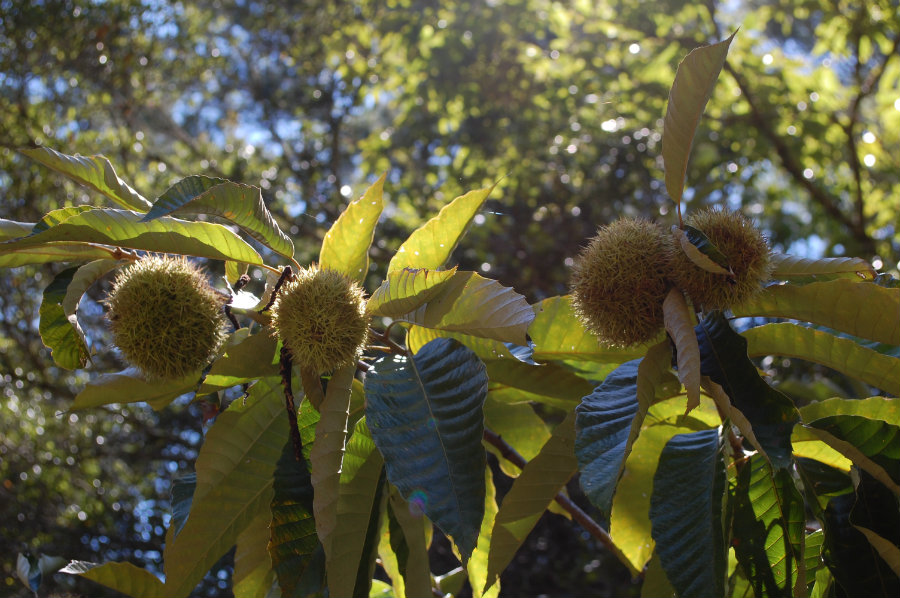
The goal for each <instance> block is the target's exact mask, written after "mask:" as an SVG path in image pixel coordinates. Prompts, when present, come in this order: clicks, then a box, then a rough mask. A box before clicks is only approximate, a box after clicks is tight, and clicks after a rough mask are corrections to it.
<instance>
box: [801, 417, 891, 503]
mask: <svg viewBox="0 0 900 598" xmlns="http://www.w3.org/2000/svg"><path fill="white" fill-rule="evenodd" d="M808 425H809V426H810V428H811V429H812V431H813V433H815V434H816V435H817V436H818V437H819V438H820V439H822V440H823V441H825V442H826V443H827V444H828V445H829V446H831V447H832V448H834V449H835V450H837V451H838V452H840V453H841V454H843V455H844V456H845V457H847V458H848V459H850V460H851V461H853V463H854V464H855V465H857V466H858V467H859V468H861V469H863V470H865V471H867V472H868V473H869V474H871V475H872V476H874V477H875V478H876V479H878V480H879V481H880V482H881V483H883V484H884V485H886V486H887V487H888V488H890V489H891V491H893V492H894V493H895V494H898V495H900V426H898V425H896V424H890V423H887V422H884V421H881V420H877V419H870V418H868V417H862V416H858V415H834V416H830V417H823V418H820V419H817V420H814V421H812V422H810V423H809V424H808Z"/></svg>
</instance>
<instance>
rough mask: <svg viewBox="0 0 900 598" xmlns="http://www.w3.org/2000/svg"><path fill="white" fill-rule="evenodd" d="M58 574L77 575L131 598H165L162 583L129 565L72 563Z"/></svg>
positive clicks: (147, 572) (166, 595) (145, 571)
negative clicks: (131, 597)
mask: <svg viewBox="0 0 900 598" xmlns="http://www.w3.org/2000/svg"><path fill="white" fill-rule="evenodd" d="M59 572H60V573H69V574H70V575H79V576H81V577H84V578H85V579H90V580H91V581H94V582H97V583H99V584H101V585H104V586H106V587H108V588H112V589H114V590H115V591H117V592H121V593H122V594H125V595H126V596H133V598H167V597H168V596H169V594H167V593H166V590H165V588H164V586H163V582H161V581H160V580H159V578H157V577H156V576H155V575H153V574H152V573H150V572H149V571H147V570H146V569H141V568H140V567H137V566H135V565H132V564H131V563H103V564H102V565H100V564H97V563H88V562H85V561H72V562H71V563H69V564H68V565H66V566H65V567H64V568H62V569H60V571H59Z"/></svg>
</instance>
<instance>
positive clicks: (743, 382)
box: [696, 312, 800, 468]
mask: <svg viewBox="0 0 900 598" xmlns="http://www.w3.org/2000/svg"><path fill="white" fill-rule="evenodd" d="M696 330H697V340H698V341H699V343H700V355H701V358H702V362H701V371H702V373H703V375H704V376H709V377H710V378H711V379H712V380H713V382H715V383H716V384H719V385H721V386H722V388H723V389H724V390H725V393H726V394H727V395H728V397H729V398H730V399H731V403H732V404H733V405H734V407H736V408H737V409H738V410H739V411H740V412H741V413H742V414H743V415H744V416H745V417H746V418H747V420H748V421H749V423H750V425H751V426H752V427H753V433H754V435H755V438H756V439H758V441H759V443H760V446H761V448H762V449H763V450H764V451H765V452H766V454H767V455H768V456H769V458H770V459H772V463H773V464H774V465H775V466H776V467H777V468H783V467H788V466H789V465H790V459H791V451H792V448H791V431H792V429H793V427H794V424H795V423H796V422H797V421H799V420H800V415H799V414H798V413H797V410H796V408H795V407H794V404H793V403H792V402H791V400H790V399H789V398H788V397H786V396H785V395H783V394H782V393H780V392H778V391H777V390H775V389H774V388H772V387H771V386H769V385H768V384H767V383H766V382H765V380H763V379H762V378H761V377H760V375H759V372H758V371H757V369H756V366H755V365H753V362H751V361H750V360H749V358H748V357H747V341H746V339H744V337H742V336H741V335H739V334H738V333H736V332H735V331H734V330H732V328H731V326H730V325H729V323H728V321H727V320H726V319H725V317H724V316H723V315H722V313H721V312H712V313H711V314H709V315H708V316H707V317H705V318H704V319H703V321H702V322H700V323H699V324H698V325H697V328H696Z"/></svg>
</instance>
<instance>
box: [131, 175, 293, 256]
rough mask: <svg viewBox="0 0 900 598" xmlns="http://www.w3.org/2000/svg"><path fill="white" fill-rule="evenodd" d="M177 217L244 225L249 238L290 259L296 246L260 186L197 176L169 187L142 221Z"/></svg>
mask: <svg viewBox="0 0 900 598" xmlns="http://www.w3.org/2000/svg"><path fill="white" fill-rule="evenodd" d="M173 214H209V215H211V216H219V217H221V218H225V219H226V220H228V221H230V222H233V223H234V224H237V225H238V226H240V227H241V228H242V229H243V230H244V231H245V232H246V233H247V234H248V235H250V236H251V237H253V238H254V239H256V240H257V241H259V242H260V243H262V244H263V245H266V246H267V247H269V248H271V249H272V250H273V251H275V252H276V253H279V254H281V255H283V256H285V257H287V258H293V257H294V244H293V243H292V242H291V240H290V239H289V238H288V236H287V235H286V234H284V232H282V230H281V229H280V228H279V227H278V223H277V222H275V219H274V218H273V217H272V214H271V213H270V212H269V209H268V208H267V207H266V204H265V202H264V201H263V198H262V191H260V189H259V187H253V186H251V185H241V184H240V183H234V182H232V181H226V180H225V179H219V178H211V177H206V176H202V175H193V176H189V177H187V178H184V179H181V180H180V181H178V182H177V183H175V184H174V185H173V186H171V187H169V189H167V190H166V192H165V193H163V194H162V195H161V196H160V197H159V199H157V200H156V202H154V204H153V207H152V208H151V209H150V211H149V212H147V215H146V216H144V217H143V219H142V220H141V222H150V221H152V220H156V219H158V218H161V217H162V216H169V215H173Z"/></svg>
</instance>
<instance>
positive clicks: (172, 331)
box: [105, 256, 225, 380]
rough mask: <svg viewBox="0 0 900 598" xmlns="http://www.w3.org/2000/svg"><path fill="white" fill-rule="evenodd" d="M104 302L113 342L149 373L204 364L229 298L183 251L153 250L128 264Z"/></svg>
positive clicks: (166, 375)
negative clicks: (177, 253) (159, 253)
mask: <svg viewBox="0 0 900 598" xmlns="http://www.w3.org/2000/svg"><path fill="white" fill-rule="evenodd" d="M105 303H106V305H107V307H108V308H109V311H108V313H107V320H108V321H109V327H110V330H111V331H112V335H113V342H115V344H116V346H118V347H119V350H120V351H122V355H123V356H124V357H125V359H126V360H127V361H128V362H129V363H130V364H132V365H134V366H137V367H138V368H139V369H140V370H141V371H142V372H143V373H144V375H145V376H146V377H147V378H150V379H161V380H172V379H177V378H181V377H183V376H185V375H187V374H189V373H191V372H196V371H198V370H200V369H202V368H203V366H205V365H206V364H207V363H208V362H209V360H210V359H211V358H212V357H213V355H214V354H215V352H216V350H217V349H218V348H219V345H220V344H221V342H222V339H223V337H224V331H223V324H224V323H225V316H224V313H223V310H222V307H223V305H224V303H225V299H224V298H223V296H222V295H220V294H219V293H217V292H216V291H215V290H214V289H213V288H212V287H211V286H210V285H209V282H208V281H207V278H206V276H205V275H204V274H203V273H202V272H201V271H200V270H199V269H198V268H197V267H196V266H194V265H193V264H192V263H191V262H189V261H187V260H186V259H185V258H183V257H181V258H170V257H160V256H149V257H145V258H142V259H140V260H138V261H137V262H135V263H134V264H132V265H130V266H127V267H126V268H123V269H122V270H121V271H120V272H119V274H118V276H116V279H115V282H114V283H113V287H112V290H110V292H109V295H108V296H107V298H106V301H105Z"/></svg>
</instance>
